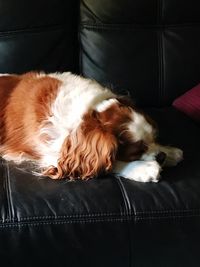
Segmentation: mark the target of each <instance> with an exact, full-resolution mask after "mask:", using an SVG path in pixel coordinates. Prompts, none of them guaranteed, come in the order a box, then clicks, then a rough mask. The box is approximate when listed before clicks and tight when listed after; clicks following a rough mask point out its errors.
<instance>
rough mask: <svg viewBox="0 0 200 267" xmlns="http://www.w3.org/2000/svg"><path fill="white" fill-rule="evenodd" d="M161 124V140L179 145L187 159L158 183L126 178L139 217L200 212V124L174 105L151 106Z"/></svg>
mask: <svg viewBox="0 0 200 267" xmlns="http://www.w3.org/2000/svg"><path fill="white" fill-rule="evenodd" d="M146 111H147V113H149V114H150V115H151V117H152V118H154V119H155V121H156V122H157V123H158V127H159V142H160V143H161V144H165V145H173V146H176V147H179V148H181V149H182V150H183V152H184V160H183V161H182V162H181V163H179V164H178V165H177V166H176V167H170V168H165V169H164V170H163V172H162V180H161V181H160V182H159V183H158V184H154V183H146V184H142V183H137V182H133V181H129V180H125V179H123V185H124V188H125V191H126V194H127V196H128V197H127V199H128V201H129V205H130V206H131V208H130V209H131V210H132V211H134V215H135V218H136V219H147V218H149V219H152V218H161V217H163V218H169V217H171V218H174V217H182V216H183V217H186V216H189V217H190V216H199V215H200V138H199V137H200V126H199V124H197V123H195V122H194V121H193V120H191V119H190V118H189V117H187V116H186V115H184V114H183V113H181V112H179V111H177V110H176V109H174V108H173V107H169V108H163V109H148V110H146Z"/></svg>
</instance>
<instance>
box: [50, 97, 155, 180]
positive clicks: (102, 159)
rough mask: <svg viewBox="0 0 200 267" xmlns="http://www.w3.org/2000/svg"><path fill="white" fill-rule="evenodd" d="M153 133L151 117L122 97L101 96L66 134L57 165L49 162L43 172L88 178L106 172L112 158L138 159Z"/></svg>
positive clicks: (144, 150) (109, 168)
mask: <svg viewBox="0 0 200 267" xmlns="http://www.w3.org/2000/svg"><path fill="white" fill-rule="evenodd" d="M155 135H156V127H155V124H154V123H153V121H152V120H151V119H149V118H148V117H147V116H145V115H144V114H142V113H140V112H138V111H136V110H135V108H134V107H133V106H132V105H131V104H129V103H127V101H124V99H123V98H118V99H109V100H105V101H103V102H102V103H100V104H99V105H97V106H96V108H95V109H93V110H90V111H89V112H88V113H86V114H85V115H84V117H83V119H82V123H81V124H80V125H79V127H78V128H77V129H76V130H74V131H72V132H71V134H70V135H68V136H67V137H66V139H65V141H64V143H63V145H62V149H61V152H60V158H59V160H58V166H57V167H54V166H51V167H50V168H49V169H48V170H46V171H45V175H48V176H51V177H52V178H55V179H57V178H62V177H64V176H65V177H69V178H71V179H75V178H80V179H89V178H91V177H93V176H97V175H98V174H100V173H105V172H109V171H111V170H112V166H113V162H114V161H115V160H121V161H127V162H129V161H134V160H137V159H140V157H141V156H142V154H144V153H145V152H146V150H147V149H148V146H149V144H151V143H153V142H154V140H155Z"/></svg>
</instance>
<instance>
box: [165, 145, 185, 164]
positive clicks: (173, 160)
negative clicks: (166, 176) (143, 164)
mask: <svg viewBox="0 0 200 267" xmlns="http://www.w3.org/2000/svg"><path fill="white" fill-rule="evenodd" d="M165 152H166V159H165V162H164V166H176V165H177V164H178V163H179V162H180V161H181V160H183V151H182V150H181V149H179V148H176V147H168V148H167V151H165Z"/></svg>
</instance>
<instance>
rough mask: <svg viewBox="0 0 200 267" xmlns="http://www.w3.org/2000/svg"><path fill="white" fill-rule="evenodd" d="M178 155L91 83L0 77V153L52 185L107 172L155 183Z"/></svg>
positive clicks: (59, 77) (67, 76)
mask: <svg viewBox="0 0 200 267" xmlns="http://www.w3.org/2000/svg"><path fill="white" fill-rule="evenodd" d="M160 152H164V153H162V155H164V157H165V162H164V165H172V166H173V165H176V164H177V163H178V162H179V161H180V160H181V159H182V151H181V150H180V149H177V148H173V147H165V146H161V145H159V144H157V143H156V127H155V124H154V123H153V121H152V120H151V119H150V118H149V117H147V116H146V115H144V114H142V113H140V112H139V111H137V110H136V109H135V108H134V106H133V105H132V104H130V103H129V101H126V100H125V99H124V98H123V97H119V96H118V95H116V94H114V93H113V92H112V91H111V90H109V89H108V88H104V87H102V86H101V85H99V84H98V83H97V82H95V81H93V80H90V79H85V78H83V77H80V76H76V75H73V74H71V73H70V72H65V73H52V74H45V73H35V72H30V73H27V74H24V75H1V76H0V154H1V156H2V157H3V158H4V159H6V160H11V161H14V162H16V163H21V162H23V161H26V160H28V161H32V162H34V164H35V165H36V166H37V167H38V168H39V170H40V173H41V174H43V175H46V176H49V177H51V178H53V179H61V178H63V177H68V178H70V179H76V178H78V179H89V178H92V177H94V176H97V175H98V174H101V173H107V172H113V173H116V174H117V175H121V176H124V177H126V178H129V179H133V180H136V181H141V182H148V181H153V182H157V181H158V180H159V177H160V171H161V167H160V164H159V163H158V162H157V161H156V157H157V156H158V155H159V154H160Z"/></svg>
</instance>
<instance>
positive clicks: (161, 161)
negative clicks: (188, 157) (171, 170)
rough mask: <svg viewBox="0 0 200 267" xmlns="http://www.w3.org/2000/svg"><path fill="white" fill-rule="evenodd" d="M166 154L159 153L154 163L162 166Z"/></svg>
mask: <svg viewBox="0 0 200 267" xmlns="http://www.w3.org/2000/svg"><path fill="white" fill-rule="evenodd" d="M166 156H167V155H166V153H165V152H159V153H158V154H157V156H156V161H157V162H158V163H159V164H160V165H162V164H163V163H164V161H165V159H166Z"/></svg>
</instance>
